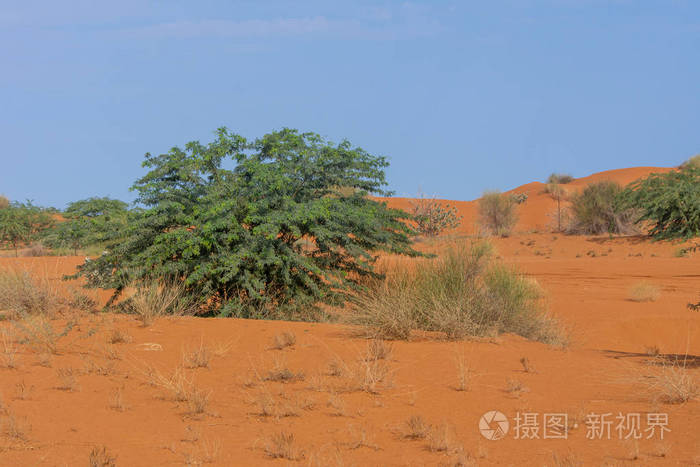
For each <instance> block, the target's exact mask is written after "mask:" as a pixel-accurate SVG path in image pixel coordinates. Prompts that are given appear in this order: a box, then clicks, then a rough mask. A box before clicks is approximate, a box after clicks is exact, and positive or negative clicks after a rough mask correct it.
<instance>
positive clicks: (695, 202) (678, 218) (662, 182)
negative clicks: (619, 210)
mask: <svg viewBox="0 0 700 467" xmlns="http://www.w3.org/2000/svg"><path fill="white" fill-rule="evenodd" d="M625 202H626V203H627V204H628V205H630V206H634V207H635V208H639V209H640V210H641V215H640V216H639V217H638V218H637V222H638V223H641V222H650V223H651V228H650V230H649V235H651V236H652V237H654V238H656V239H662V240H670V239H676V238H680V239H688V238H693V237H698V236H700V167H696V166H693V165H687V166H684V167H683V168H682V169H681V170H679V171H673V172H668V173H665V174H652V175H650V176H649V177H647V178H645V179H643V180H639V181H637V182H635V183H633V184H631V185H630V187H629V188H628V189H627V190H626V191H625Z"/></svg>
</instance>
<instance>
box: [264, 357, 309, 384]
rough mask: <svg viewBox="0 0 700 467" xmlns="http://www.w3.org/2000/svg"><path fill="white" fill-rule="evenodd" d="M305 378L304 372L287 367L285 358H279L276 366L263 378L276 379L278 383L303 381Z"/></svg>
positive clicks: (266, 379) (265, 379)
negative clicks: (295, 371)
mask: <svg viewBox="0 0 700 467" xmlns="http://www.w3.org/2000/svg"><path fill="white" fill-rule="evenodd" d="M304 378H305V376H304V373H303V372H301V371H300V372H298V373H294V372H293V371H292V370H290V369H289V368H287V366H286V364H285V362H284V361H283V360H278V361H276V362H275V366H274V367H273V368H272V369H271V370H270V371H268V372H267V375H265V377H264V378H263V380H264V381H275V382H278V383H294V382H297V381H303V380H304Z"/></svg>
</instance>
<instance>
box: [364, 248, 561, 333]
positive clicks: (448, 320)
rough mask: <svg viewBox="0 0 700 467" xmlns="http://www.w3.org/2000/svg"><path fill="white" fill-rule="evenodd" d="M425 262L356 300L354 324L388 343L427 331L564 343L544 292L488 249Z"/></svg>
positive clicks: (395, 273) (396, 270)
mask: <svg viewBox="0 0 700 467" xmlns="http://www.w3.org/2000/svg"><path fill="white" fill-rule="evenodd" d="M421 261H423V262H422V263H421V264H420V265H418V266H417V267H411V266H409V268H410V269H408V268H406V267H405V266H403V267H402V266H394V267H393V268H390V270H388V271H387V272H386V279H385V280H383V281H379V280H378V281H376V282H375V283H374V284H373V286H372V287H370V290H369V291H368V292H367V293H362V294H358V296H357V297H356V298H355V300H354V302H353V307H352V313H351V321H352V322H354V323H355V324H360V325H364V326H367V327H368V329H369V330H370V332H371V334H373V335H374V336H375V337H381V338H385V339H408V338H409V337H410V336H411V332H412V331H413V330H423V331H434V332H439V333H443V334H444V335H445V336H447V337H448V338H463V337H465V336H484V335H495V334H499V333H502V332H512V333H515V334H519V335H521V336H523V337H526V338H529V339H534V340H538V341H543V342H548V343H560V342H562V338H561V332H560V330H559V329H558V327H557V326H556V324H555V322H554V321H553V320H552V319H551V318H550V317H548V316H547V315H546V314H545V313H544V311H543V308H542V300H541V290H540V288H539V287H538V286H537V284H536V283H535V282H534V281H532V280H529V279H527V278H524V277H522V276H520V275H518V274H516V273H515V272H514V271H513V270H511V269H510V268H508V267H505V266H503V265H501V264H497V263H495V262H494V261H493V255H492V248H491V245H490V244H488V243H485V242H484V243H476V244H473V245H472V246H471V247H470V248H466V247H461V248H460V247H456V248H453V249H449V250H448V251H446V252H445V253H444V254H443V255H442V256H440V257H439V258H436V259H431V260H421ZM400 264H405V263H400Z"/></svg>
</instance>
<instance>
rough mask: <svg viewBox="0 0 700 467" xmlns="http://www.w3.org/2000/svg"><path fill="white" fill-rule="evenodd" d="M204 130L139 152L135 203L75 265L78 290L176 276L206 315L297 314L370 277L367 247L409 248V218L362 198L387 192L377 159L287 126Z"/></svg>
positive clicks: (335, 299)
mask: <svg viewBox="0 0 700 467" xmlns="http://www.w3.org/2000/svg"><path fill="white" fill-rule="evenodd" d="M216 135H217V138H216V139H215V141H213V142H212V143H209V144H206V145H203V144H200V143H199V142H191V143H188V144H187V145H186V146H185V148H184V149H180V148H173V149H171V150H170V151H169V152H168V153H166V154H162V155H159V156H152V155H150V154H147V155H146V159H145V162H144V167H146V168H148V169H149V172H148V173H147V174H146V175H145V176H144V177H142V178H140V179H139V180H137V182H136V183H135V184H134V186H133V187H132V189H133V190H135V191H136V192H137V193H138V198H137V199H138V202H139V203H140V204H142V205H143V206H144V207H145V209H143V211H142V212H140V213H138V214H137V215H134V217H133V219H132V221H131V222H130V223H129V226H128V228H127V231H126V235H125V238H124V239H123V241H120V242H115V243H114V244H112V245H110V246H109V247H108V250H109V253H108V254H106V255H103V256H102V257H100V258H98V259H97V260H95V261H90V262H88V263H86V264H85V265H83V266H82V268H81V272H80V274H81V275H84V276H85V277H86V278H87V279H88V284H89V285H92V286H101V287H117V289H118V291H117V293H118V292H119V291H120V290H121V289H122V288H123V287H125V286H127V285H129V284H132V283H134V282H137V281H141V280H177V281H182V282H183V283H184V284H185V287H186V292H187V293H188V294H189V295H190V296H191V297H195V298H197V299H198V300H199V301H200V304H201V308H202V310H203V311H205V312H207V313H209V314H220V315H226V316H228V315H232V316H241V317H266V318H275V317H285V318H287V319H305V318H309V317H310V314H311V313H312V312H317V311H318V305H319V304H320V303H341V302H342V301H344V300H345V299H346V298H347V296H348V294H349V293H351V291H352V290H354V289H357V288H358V287H361V284H362V282H363V280H364V278H366V277H376V276H377V274H375V273H374V271H373V269H372V265H373V263H374V261H375V260H376V256H375V255H376V253H377V252H379V251H390V252H394V253H403V254H409V255H417V254H418V253H417V252H415V251H414V250H413V249H412V248H411V246H410V240H409V237H408V234H409V233H411V230H410V229H409V228H408V227H407V226H406V223H405V222H404V221H405V220H406V219H408V218H409V215H408V214H406V213H404V212H402V211H399V210H395V209H389V208H388V207H387V206H386V204H384V203H379V202H376V201H373V200H371V199H369V198H368V197H367V195H368V194H378V195H386V194H388V193H387V192H386V191H385V190H384V187H385V186H386V180H385V177H384V168H385V167H386V166H387V165H388V164H387V162H386V160H385V159H384V158H383V157H377V156H373V155H371V154H369V153H367V152H366V151H364V150H362V149H361V148H356V147H352V145H351V144H350V143H349V142H347V141H343V142H341V143H340V144H337V145H334V144H332V143H330V142H328V141H326V140H324V139H323V138H321V137H320V136H319V135H316V134H314V133H299V132H298V131H296V130H291V129H283V130H281V131H277V132H273V133H270V134H267V135H265V136H263V137H262V138H259V139H257V140H255V141H253V142H251V143H248V142H247V141H246V140H245V139H244V138H243V137H241V136H239V135H236V134H233V133H230V132H229V131H228V130H226V129H224V128H222V129H219V130H218V131H217V133H216ZM225 167H232V168H225ZM110 268H111V269H110ZM108 271H112V272H108Z"/></svg>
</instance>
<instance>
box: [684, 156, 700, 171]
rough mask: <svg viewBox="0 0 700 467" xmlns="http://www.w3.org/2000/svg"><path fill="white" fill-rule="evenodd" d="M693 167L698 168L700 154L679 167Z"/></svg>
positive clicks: (699, 165) (699, 167) (699, 166)
mask: <svg viewBox="0 0 700 467" xmlns="http://www.w3.org/2000/svg"><path fill="white" fill-rule="evenodd" d="M690 167H695V168H698V169H700V154H697V155H695V156H693V157H691V158H690V159H688V160H687V161H685V162H683V163H682V164H681V167H680V168H681V169H687V168H690Z"/></svg>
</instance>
